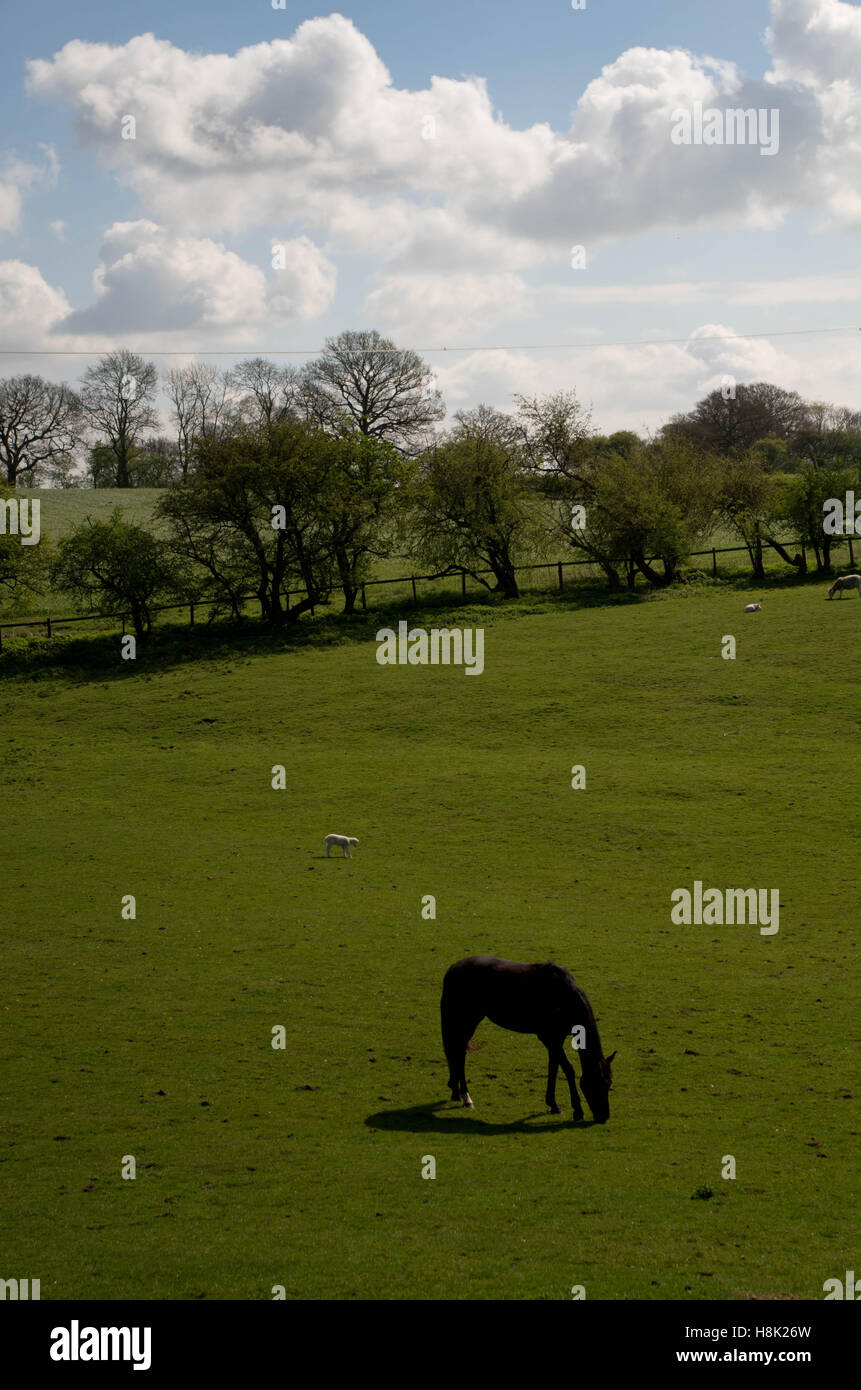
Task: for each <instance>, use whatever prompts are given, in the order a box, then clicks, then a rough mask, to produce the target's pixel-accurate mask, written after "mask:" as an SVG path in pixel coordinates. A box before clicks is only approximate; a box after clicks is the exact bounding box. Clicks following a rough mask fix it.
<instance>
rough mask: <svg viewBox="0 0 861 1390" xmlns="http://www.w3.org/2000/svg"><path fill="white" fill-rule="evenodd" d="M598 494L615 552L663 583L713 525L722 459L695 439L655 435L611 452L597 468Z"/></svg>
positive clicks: (603, 523) (603, 527)
mask: <svg viewBox="0 0 861 1390" xmlns="http://www.w3.org/2000/svg"><path fill="white" fill-rule="evenodd" d="M593 495H594V501H593V503H592V505H593V507H594V509H595V510H596V512H597V517H598V525H599V526H600V527H601V531H602V534H603V535H604V536H605V537H606V543H607V545H608V546H609V547H610V553H611V555H612V556H614V557H615V558H617V559H618V558H620V557H622V556H629V557H630V560H631V563H632V564H633V565H634V567H635V568H636V569H637V570H639V572H640V573H641V574H642V575H643V577H644V578H645V579H647V580H648V581H649V583H650V584H654V585H656V586H661V587H663V586H665V585H668V584H672V583H673V582H674V580H675V579H676V578H678V576H679V572H680V566H681V564H682V561H683V560H684V559H685V558H686V557H687V555H689V554H690V551H691V550H692V548H693V546H694V544H695V543H696V541H697V540H700V539H702V538H703V537H704V536H706V535H708V533H709V532H710V531H711V529H712V526H713V524H714V521H715V519H716V516H717V512H718V497H719V468H718V463H717V460H716V459H715V458H714V457H713V456H712V455H709V454H708V453H706V452H705V451H704V450H703V449H701V448H700V447H698V446H697V445H696V444H695V443H693V442H692V441H691V440H688V439H685V438H680V437H669V438H666V437H665V438H659V439H655V440H651V441H649V442H648V443H647V444H643V445H642V446H641V447H640V448H639V449H638V450H636V451H633V452H632V453H630V454H629V455H627V456H626V455H624V454H622V453H618V452H613V453H611V454H609V455H608V456H607V458H606V459H605V460H603V462H602V464H601V467H600V469H599V470H598V471H597V472H596V475H595V479H594V494H593ZM655 560H659V561H660V563H661V566H662V570H656V569H655Z"/></svg>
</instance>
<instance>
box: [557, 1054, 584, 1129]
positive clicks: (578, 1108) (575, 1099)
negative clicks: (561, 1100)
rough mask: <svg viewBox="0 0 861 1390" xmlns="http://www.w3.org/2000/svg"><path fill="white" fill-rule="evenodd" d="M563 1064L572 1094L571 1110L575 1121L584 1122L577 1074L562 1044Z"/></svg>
mask: <svg viewBox="0 0 861 1390" xmlns="http://www.w3.org/2000/svg"><path fill="white" fill-rule="evenodd" d="M559 1060H560V1061H561V1063H562V1070H563V1072H564V1073H565V1080H566V1081H567V1082H568V1090H569V1092H570V1093H571V1108H572V1110H573V1111H574V1119H575V1120H582V1118H583V1107H582V1105H581V1104H580V1095H579V1093H578V1090H577V1073H576V1072H575V1070H574V1067H573V1065H572V1062H571V1058H570V1057H568V1056H567V1055H566V1052H565V1044H564V1042H563V1044H562V1053H561V1056H560V1059H559Z"/></svg>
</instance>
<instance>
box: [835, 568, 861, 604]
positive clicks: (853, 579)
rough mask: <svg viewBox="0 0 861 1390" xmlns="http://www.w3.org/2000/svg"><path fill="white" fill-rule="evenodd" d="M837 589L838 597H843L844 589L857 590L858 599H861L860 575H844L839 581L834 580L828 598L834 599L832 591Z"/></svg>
mask: <svg viewBox="0 0 861 1390" xmlns="http://www.w3.org/2000/svg"><path fill="white" fill-rule="evenodd" d="M835 589H839V591H840V597H841V598H842V597H843V590H844V589H857V590H858V597H859V598H861V574H844V575H842V576H841V577H840V579H835V581H834V583H833V584H832V585H831V588H830V589H829V590H828V597H829V598H833V597H834V590H835Z"/></svg>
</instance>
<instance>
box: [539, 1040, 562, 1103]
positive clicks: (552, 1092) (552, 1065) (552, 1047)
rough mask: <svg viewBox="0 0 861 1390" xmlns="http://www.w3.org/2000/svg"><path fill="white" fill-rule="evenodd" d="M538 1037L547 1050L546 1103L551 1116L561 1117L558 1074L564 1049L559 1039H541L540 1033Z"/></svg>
mask: <svg viewBox="0 0 861 1390" xmlns="http://www.w3.org/2000/svg"><path fill="white" fill-rule="evenodd" d="M538 1036H539V1038H541V1041H542V1042H543V1044H544V1046H545V1047H546V1048H547V1091H546V1093H545V1096H544V1102H545V1104H546V1105H549V1107H550V1113H551V1115H560V1114H561V1113H562V1112H561V1110H560V1109H559V1106H558V1105H557V1104H556V1072H557V1070H558V1068H559V1062H560V1060H561V1052H562V1048H561V1046H560V1043H559V1039H558V1038H550V1037H547V1036H546V1035H545V1036H544V1037H541V1034H540V1033H539V1035H538Z"/></svg>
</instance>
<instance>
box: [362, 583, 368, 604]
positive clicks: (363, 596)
mask: <svg viewBox="0 0 861 1390" xmlns="http://www.w3.org/2000/svg"><path fill="white" fill-rule="evenodd" d="M367 606H368V600H367V599H366V597H365V586H364V584H363V585H362V607H363V608H367Z"/></svg>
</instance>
